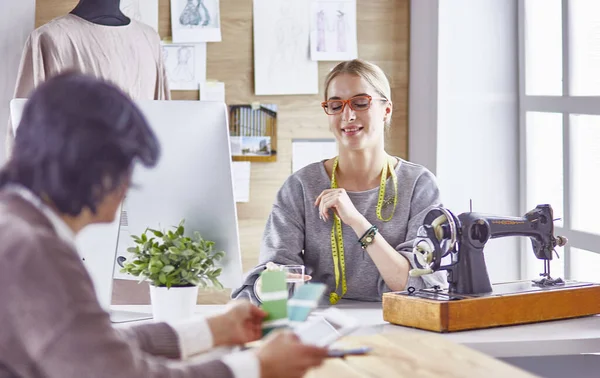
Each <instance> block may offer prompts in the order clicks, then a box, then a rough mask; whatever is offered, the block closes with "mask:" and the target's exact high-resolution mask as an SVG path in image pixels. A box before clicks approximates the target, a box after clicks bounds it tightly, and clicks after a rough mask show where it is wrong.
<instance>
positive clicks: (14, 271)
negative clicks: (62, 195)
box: [0, 192, 233, 378]
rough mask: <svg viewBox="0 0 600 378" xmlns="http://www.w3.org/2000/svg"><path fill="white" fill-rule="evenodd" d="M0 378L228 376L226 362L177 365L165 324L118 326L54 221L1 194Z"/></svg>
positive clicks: (174, 339) (171, 335)
mask: <svg viewBox="0 0 600 378" xmlns="http://www.w3.org/2000/svg"><path fill="white" fill-rule="evenodd" d="M0 241H1V243H0V261H1V263H0V329H1V330H2V331H1V332H0V377H32V378H33V377H61V378H62V377H113V378H120V377H123V378H125V377H128V378H130V377H140V378H141V377H179V378H184V377H190V378H191V377H195V378H197V377H224V378H232V377H233V375H232V373H231V371H230V370H229V368H228V367H227V366H226V365H225V364H224V363H223V362H221V361H209V362H204V363H196V364H194V363H189V364H181V363H178V364H174V363H171V362H170V360H171V361H172V360H174V359H178V358H179V357H180V355H181V353H180V350H179V343H178V339H177V335H176V333H175V331H174V330H173V329H172V328H171V327H170V326H168V325H167V324H165V323H154V324H143V325H138V326H135V327H131V328H128V329H115V328H113V327H112V325H111V322H110V318H109V315H108V314H107V313H106V312H105V311H104V310H103V309H102V308H101V307H100V305H99V303H98V301H97V299H96V295H95V292H94V288H93V284H92V281H91V279H90V277H89V275H88V273H87V270H86V269H85V266H84V265H83V263H82V261H81V260H80V258H79V256H78V254H77V252H76V251H75V250H74V249H73V248H72V247H70V246H69V245H67V244H66V243H65V242H63V241H62V240H61V239H60V238H59V237H58V236H57V234H56V232H55V230H54V229H53V227H52V225H51V223H50V222H49V221H48V219H47V218H46V217H45V216H44V215H43V214H42V213H41V212H40V211H39V210H38V209H36V208H35V207H34V206H33V205H31V204H30V203H29V202H27V201H25V200H24V199H22V198H21V197H19V196H18V195H15V194H8V193H2V192H0Z"/></svg>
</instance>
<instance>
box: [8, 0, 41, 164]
mask: <svg viewBox="0 0 600 378" xmlns="http://www.w3.org/2000/svg"><path fill="white" fill-rule="evenodd" d="M34 25H35V0H0V57H1V58H0V164H4V160H5V151H4V149H5V144H4V141H5V139H6V127H7V126H8V118H9V102H10V100H11V99H12V96H13V94H14V90H15V83H16V80H17V72H18V70H19V62H20V60H21V53H22V51H23V46H24V45H25V41H26V40H27V37H28V36H29V34H30V33H31V32H32V31H33V28H34Z"/></svg>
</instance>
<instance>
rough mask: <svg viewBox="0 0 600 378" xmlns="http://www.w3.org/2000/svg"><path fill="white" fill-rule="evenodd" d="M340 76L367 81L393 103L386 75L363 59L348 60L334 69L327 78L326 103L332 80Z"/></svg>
mask: <svg viewBox="0 0 600 378" xmlns="http://www.w3.org/2000/svg"><path fill="white" fill-rule="evenodd" d="M340 74H350V75H356V76H360V77H362V78H363V79H365V80H366V81H367V83H369V84H370V85H371V86H372V87H373V88H374V89H375V91H376V92H377V94H379V95H380V96H381V97H383V98H385V99H386V100H388V101H390V102H391V101H392V93H391V89H390V82H389V81H388V79H387V77H386V76H385V73H384V72H383V70H382V69H381V68H379V67H378V66H377V65H375V64H373V63H371V62H367V61H366V60H362V59H354V60H348V61H346V62H341V63H339V64H338V65H337V66H335V67H333V69H332V70H331V72H329V74H328V75H327V77H326V78H325V101H327V89H328V88H329V84H330V83H331V80H333V79H334V78H335V77H336V76H338V75H340Z"/></svg>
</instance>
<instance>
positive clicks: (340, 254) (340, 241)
mask: <svg viewBox="0 0 600 378" xmlns="http://www.w3.org/2000/svg"><path fill="white" fill-rule="evenodd" d="M337 166H338V157H336V158H335V160H334V161H333V169H332V170H331V189H337V187H338V185H337V181H336V179H335V170H336V169H337ZM388 169H389V170H390V174H391V175H392V181H393V183H394V208H393V209H392V213H391V214H390V217H389V218H387V219H383V217H382V216H381V208H382V207H383V199H384V196H385V186H386V181H387V174H388ZM397 204H398V177H397V176H396V171H394V165H393V164H392V163H391V162H390V161H389V160H388V162H387V163H386V164H384V165H383V169H382V170H381V182H380V184H379V196H378V198H377V208H376V212H377V218H378V219H379V220H381V221H383V222H387V221H389V220H391V219H392V217H393V216H394V212H395V211H396V205H397ZM331 254H332V255H333V270H334V272H335V291H334V292H333V293H330V294H329V303H331V304H336V303H337V302H338V301H339V300H340V299H341V298H342V297H343V296H344V295H346V291H347V289H348V287H347V285H346V261H345V260H344V237H343V235H342V221H341V220H340V218H339V217H338V216H337V214H334V215H333V226H332V227H331ZM340 270H341V273H342V295H341V296H340V295H338V293H337V291H338V287H339V284H340Z"/></svg>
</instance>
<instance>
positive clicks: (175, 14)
mask: <svg viewBox="0 0 600 378" xmlns="http://www.w3.org/2000/svg"><path fill="white" fill-rule="evenodd" d="M171 24H172V28H173V30H172V33H173V42H174V43H193V42H219V41H221V22H220V11H219V0H171Z"/></svg>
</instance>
